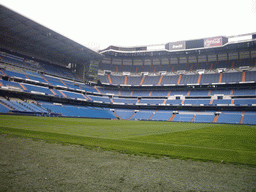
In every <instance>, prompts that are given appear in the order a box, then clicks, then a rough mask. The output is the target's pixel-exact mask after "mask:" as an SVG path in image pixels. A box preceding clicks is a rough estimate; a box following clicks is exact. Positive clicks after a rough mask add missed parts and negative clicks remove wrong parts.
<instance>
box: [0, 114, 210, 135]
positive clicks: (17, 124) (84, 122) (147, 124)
mask: <svg viewBox="0 0 256 192" xmlns="http://www.w3.org/2000/svg"><path fill="white" fill-rule="evenodd" d="M0 126H2V127H11V128H18V129H26V130H34V131H42V132H53V133H64V134H69V135H79V136H94V137H101V138H116V139H119V138H129V137H135V136H138V137H139V136H145V135H157V134H162V133H171V132H179V131H188V130H193V129H201V128H205V127H209V126H211V127H212V126H215V125H213V124H188V123H174V122H156V121H155V122H154V121H111V120H102V119H77V118H49V117H27V116H8V115H2V116H0Z"/></svg>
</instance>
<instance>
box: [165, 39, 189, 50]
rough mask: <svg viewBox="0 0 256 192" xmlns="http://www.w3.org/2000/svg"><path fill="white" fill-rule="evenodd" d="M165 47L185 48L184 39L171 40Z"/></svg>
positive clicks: (173, 48)
mask: <svg viewBox="0 0 256 192" xmlns="http://www.w3.org/2000/svg"><path fill="white" fill-rule="evenodd" d="M167 45H168V46H167V49H169V50H179V49H185V48H186V47H185V41H178V42H172V43H168V44H167Z"/></svg>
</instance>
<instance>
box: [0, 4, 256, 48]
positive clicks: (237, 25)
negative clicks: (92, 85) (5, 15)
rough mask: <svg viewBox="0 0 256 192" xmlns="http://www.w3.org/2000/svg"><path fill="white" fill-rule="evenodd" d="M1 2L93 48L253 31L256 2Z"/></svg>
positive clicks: (158, 42)
mask: <svg viewBox="0 0 256 192" xmlns="http://www.w3.org/2000/svg"><path fill="white" fill-rule="evenodd" d="M0 3H1V4H2V5H4V6H6V7H8V8H10V9H12V10H13V11H16V12H18V13H19V14H21V15H23V16H25V17H28V18H30V19H32V20H33V21H36V22H38V23H40V24H42V25H44V26H45V27H48V28H50V29H52V30H54V31H56V32H58V33H60V34H62V35H64V36H66V37H68V38H70V39H72V40H74V41H76V42H78V43H80V44H82V45H85V46H87V47H90V48H92V49H104V48H106V47H107V46H109V45H117V46H137V45H152V44H162V43H168V42H173V41H180V40H188V39H199V38H205V37H213V36H220V35H223V36H231V35H239V34H245V33H252V32H256V25H255V20H256V0H214V1H212V0H174V1H172V0H167V1H164V0H156V1H152V0H145V1H144V0H128V1H127V0H123V1H122V0H69V1H66V0H41V1H39V0H0Z"/></svg>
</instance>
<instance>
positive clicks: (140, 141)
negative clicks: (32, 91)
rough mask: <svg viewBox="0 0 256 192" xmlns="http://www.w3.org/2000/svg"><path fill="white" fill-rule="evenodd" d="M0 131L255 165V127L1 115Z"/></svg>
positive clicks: (130, 151) (121, 149)
mask: <svg viewBox="0 0 256 192" xmlns="http://www.w3.org/2000/svg"><path fill="white" fill-rule="evenodd" d="M0 133H1V134H8V135H17V136H22V137H30V138H34V139H43V140H46V141H48V142H58V143H72V144H78V145H83V146H86V147H90V148H95V147H96V148H98V147H99V148H101V149H104V150H115V151H119V152H123V153H127V154H134V155H148V156H155V157H159V156H168V157H170V158H179V159H194V160H203V161H214V162H222V161H223V162H225V163H241V164H249V165H256V126H249V125H229V124H204V123H176V122H157V121H124V120H102V119H79V118H52V117H51V118H50V117H28V116H10V115H1V116H0Z"/></svg>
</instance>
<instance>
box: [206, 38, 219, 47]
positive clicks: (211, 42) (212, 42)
mask: <svg viewBox="0 0 256 192" xmlns="http://www.w3.org/2000/svg"><path fill="white" fill-rule="evenodd" d="M221 45H222V37H214V38H209V39H204V47H218V46H221Z"/></svg>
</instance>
